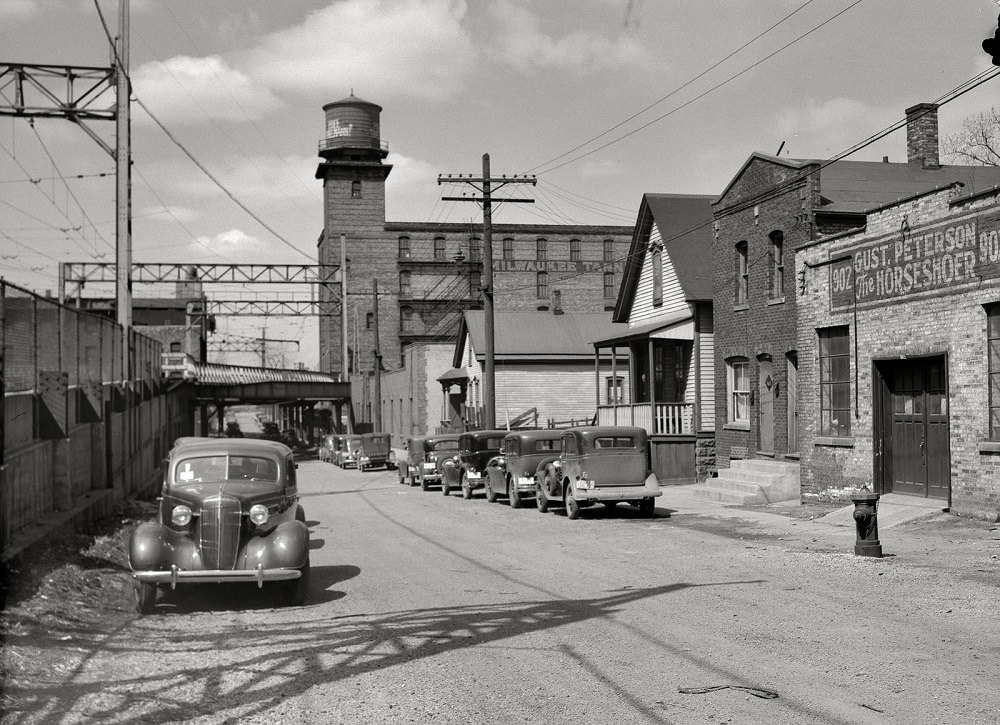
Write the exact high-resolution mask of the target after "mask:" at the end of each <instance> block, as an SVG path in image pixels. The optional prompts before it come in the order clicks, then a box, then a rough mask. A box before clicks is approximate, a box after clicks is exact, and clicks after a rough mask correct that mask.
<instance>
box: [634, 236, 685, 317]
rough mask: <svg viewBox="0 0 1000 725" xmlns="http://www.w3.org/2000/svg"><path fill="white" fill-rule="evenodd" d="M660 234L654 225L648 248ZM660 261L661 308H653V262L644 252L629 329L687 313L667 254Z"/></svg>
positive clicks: (648, 254) (649, 255) (678, 282)
mask: <svg viewBox="0 0 1000 725" xmlns="http://www.w3.org/2000/svg"><path fill="white" fill-rule="evenodd" d="M660 238H661V237H660V230H659V228H658V227H657V226H656V224H653V228H652V230H651V231H650V234H649V242H650V244H658V243H659V241H660ZM662 261H663V304H661V305H658V306H655V307H654V306H653V261H652V255H651V254H650V253H649V250H648V249H647V250H646V252H645V254H644V256H643V260H642V270H641V271H640V273H639V283H638V285H636V291H635V298H634V299H633V300H632V309H631V310H630V311H629V316H628V324H629V327H636V326H641V325H647V324H650V323H652V322H655V321H656V320H657V319H659V318H662V317H668V316H672V315H675V314H677V313H678V312H683V311H685V310H686V309H688V304H687V302H686V301H685V299H684V290H683V289H682V288H681V284H680V281H679V280H678V279H677V272H676V271H675V270H674V265H673V262H672V261H671V260H670V254H669V253H667V251H666V250H664V252H663V255H662Z"/></svg>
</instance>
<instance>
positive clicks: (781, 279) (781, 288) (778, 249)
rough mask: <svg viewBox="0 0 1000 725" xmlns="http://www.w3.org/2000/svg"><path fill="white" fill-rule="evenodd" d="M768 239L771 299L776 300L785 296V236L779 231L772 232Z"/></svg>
mask: <svg viewBox="0 0 1000 725" xmlns="http://www.w3.org/2000/svg"><path fill="white" fill-rule="evenodd" d="M769 238H770V240H771V268H770V277H771V279H770V287H771V299H778V298H779V297H784V296H785V235H784V234H783V233H782V232H781V231H780V230H779V231H773V232H771V234H770V237H769Z"/></svg>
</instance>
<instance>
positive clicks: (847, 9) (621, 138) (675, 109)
mask: <svg viewBox="0 0 1000 725" xmlns="http://www.w3.org/2000/svg"><path fill="white" fill-rule="evenodd" d="M862 2H864V0H855V2H854V3H852V4H851V5H849V6H848V7H846V8H844V9H843V10H841V11H840V12H838V13H837V14H836V15H834V16H833V17H831V18H828V19H827V20H824V21H823V22H822V23H820V24H819V25H817V26H815V27H813V28H812V29H810V30H808V31H806V32H805V33H803V34H802V35H800V36H798V37H797V38H795V39H794V40H792V41H790V42H788V43H786V44H785V45H783V46H781V47H780V48H778V49H777V50H775V51H774V52H773V53H770V54H768V55H766V56H764V57H763V58H761V59H760V60H758V61H756V62H754V63H751V64H750V65H749V66H747V67H746V68H744V69H743V70H741V71H740V72H739V73H736V74H735V75H732V76H730V77H729V78H727V79H726V80H724V81H722V82H721V83H717V84H716V85H714V86H712V87H711V88H709V89H708V90H707V91H704V92H703V93H700V94H698V95H697V96H695V97H694V98H692V99H690V100H688V101H685V102H684V103H682V104H681V105H679V106H676V107H675V108H673V109H671V110H669V111H667V112H666V113H664V114H662V115H660V116H657V117H656V118H654V119H653V120H651V121H648V122H647V123H644V124H643V125H641V126H639V127H638V128H635V129H633V130H631V131H629V132H628V133H624V134H622V135H621V136H618V137H616V138H614V139H612V140H610V141H608V142H607V143H605V144H602V145H601V146H598V147H597V148H595V149H591V150H590V151H587V152H585V153H582V154H580V155H579V156H574V157H573V158H571V159H568V160H566V161H564V162H562V163H561V164H557V165H555V166H553V167H552V168H549V169H545V170H544V171H538V172H537V174H538V175H539V176H540V175H542V174H547V173H549V172H550V171H555V170H556V169H561V168H562V167H563V166H566V165H568V164H571V163H573V162H575V161H579V160H580V159H583V158H586V157H587V156H590V155H592V154H595V153H597V152H598V151H601V150H603V149H606V148H607V147H608V146H612V145H614V144H616V143H618V142H619V141H623V140H625V139H626V138H628V137H629V136H632V135H634V134H636V133H638V132H639V131H642V130H644V129H646V128H649V127H650V126H652V125H653V124H654V123H658V122H659V121H662V120H663V119H664V118H666V117H667V116H671V115H673V114H674V113H676V112H677V111H680V110H682V109H684V108H687V107H688V106H690V105H691V104H692V103H694V102H695V101H699V100H701V99H702V98H704V97H705V96H707V95H708V94H710V93H713V92H714V91H716V90H718V89H719V88H722V87H723V86H725V85H727V84H729V83H730V82H732V81H734V80H736V79H737V78H739V77H740V76H743V75H745V74H747V73H749V72H750V71H751V70H753V69H754V68H756V67H757V66H759V65H760V64H761V63H765V62H767V61H768V60H770V59H771V58H773V57H774V56H776V55H778V54H779V53H781V52H783V51H784V50H786V49H787V48H790V47H791V46H793V45H795V44H796V43H798V42H799V41H800V40H802V39H803V38H805V37H807V36H809V35H811V34H813V33H815V32H816V31H817V30H819V29H820V28H822V27H823V26H824V25H827V24H828V23H831V22H833V21H834V20H836V19H837V18H839V17H840V16H841V15H843V14H844V13H846V12H847V11H849V10H851V9H853V8H855V7H857V6H858V5H860V4H861V3H862ZM654 105H655V104H654ZM619 125H620V124H619ZM602 135H603V134H602ZM598 138H599V137H598ZM588 143H589V142H588ZM584 145H586V144H584ZM569 153H572V152H569ZM564 155H565V154H564ZM552 161H555V159H553V160H552ZM552 161H548V162H546V163H545V164H540V165H539V166H535V167H534V168H533V169H529V172H528V173H531V172H533V171H535V170H536V169H539V168H542V167H543V166H546V165H548V164H550V163H552Z"/></svg>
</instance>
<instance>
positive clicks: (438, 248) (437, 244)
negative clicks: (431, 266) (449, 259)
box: [434, 237, 445, 262]
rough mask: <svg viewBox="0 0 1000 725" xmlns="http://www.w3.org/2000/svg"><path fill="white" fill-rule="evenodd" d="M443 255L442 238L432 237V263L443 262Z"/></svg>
mask: <svg viewBox="0 0 1000 725" xmlns="http://www.w3.org/2000/svg"><path fill="white" fill-rule="evenodd" d="M444 253H445V245H444V237H434V261H435V262H443V261H444Z"/></svg>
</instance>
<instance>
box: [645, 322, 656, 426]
mask: <svg viewBox="0 0 1000 725" xmlns="http://www.w3.org/2000/svg"><path fill="white" fill-rule="evenodd" d="M646 344H647V357H648V358H649V359H648V361H647V364H648V367H649V373H648V375H649V428H650V431H651V432H652V433H659V431H658V430H657V426H656V360H655V359H653V355H654V352H653V338H649V339H648V340H647V343H646Z"/></svg>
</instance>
